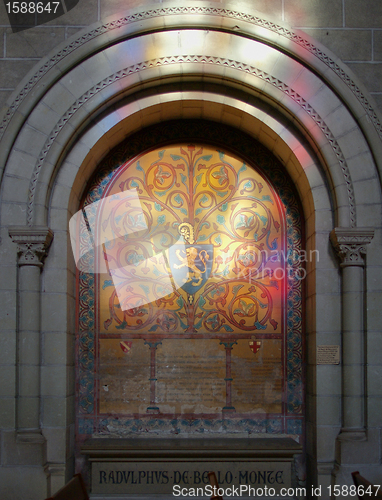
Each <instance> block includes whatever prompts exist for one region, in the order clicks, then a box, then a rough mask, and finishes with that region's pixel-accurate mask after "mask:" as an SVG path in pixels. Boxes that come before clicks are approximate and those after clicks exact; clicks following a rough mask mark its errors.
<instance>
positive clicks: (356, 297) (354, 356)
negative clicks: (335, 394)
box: [330, 227, 374, 440]
mask: <svg viewBox="0 0 382 500" xmlns="http://www.w3.org/2000/svg"><path fill="white" fill-rule="evenodd" d="M373 236H374V230H372V229H368V228H366V229H363V228H354V229H350V228H341V227H340V228H335V229H333V231H332V232H331V234H330V239H331V241H332V244H333V246H334V248H335V249H336V251H337V254H338V256H339V258H340V260H341V268H342V429H341V433H340V435H339V439H340V440H363V439H365V352H364V341H365V339H364V266H365V259H364V256H365V254H366V245H367V244H368V243H370V241H371V240H372V238H373Z"/></svg>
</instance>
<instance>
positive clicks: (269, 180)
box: [77, 142, 303, 441]
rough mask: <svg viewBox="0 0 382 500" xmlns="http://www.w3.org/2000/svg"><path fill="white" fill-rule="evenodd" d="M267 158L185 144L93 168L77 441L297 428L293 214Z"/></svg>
mask: <svg viewBox="0 0 382 500" xmlns="http://www.w3.org/2000/svg"><path fill="white" fill-rule="evenodd" d="M264 158H265V157H264ZM264 158H263V160H262V162H263V163H264V165H263V166H262V167H260V166H259V165H258V163H257V161H256V158H255V157H254V158H253V161H252V162H251V163H249V162H248V161H244V160H243V159H242V158H240V156H238V155H237V154H234V153H232V152H231V151H230V150H225V149H224V150H223V149H222V148H220V147H216V146H212V145H209V144H205V143H203V142H198V143H196V142H195V143H188V142H183V143H173V144H170V145H165V146H163V147H161V148H156V149H151V150H149V151H146V152H144V153H142V154H140V155H137V156H135V157H133V158H132V159H130V160H129V161H127V162H124V163H123V162H122V163H121V164H120V166H118V167H117V168H112V169H110V167H108V168H103V169H101V170H100V171H99V173H98V176H97V178H96V179H95V180H94V182H93V184H92V186H91V188H90V190H89V192H88V194H87V196H86V198H85V201H84V206H83V213H85V212H86V217H85V218H82V219H81V222H80V223H78V230H79V237H80V239H81V240H82V241H83V247H85V246H86V245H88V243H87V242H86V235H87V230H88V226H89V225H90V226H92V227H95V228H98V229H97V230H98V231H99V232H102V234H103V235H104V236H103V240H102V241H101V240H100V239H99V238H98V242H99V244H98V246H97V245H96V246H94V251H87V252H84V253H85V254H86V257H85V261H87V263H88V266H89V269H90V268H91V266H93V270H94V263H96V264H97V265H96V268H97V269H98V270H99V271H100V272H98V273H94V272H92V273H91V272H85V271H86V262H85V264H84V265H83V267H82V270H80V271H78V294H79V310H78V318H79V319H78V334H77V335H78V342H77V346H78V347H77V371H78V380H79V383H78V396H77V401H78V404H77V433H78V435H79V440H80V441H81V440H83V439H85V438H86V437H89V436H109V437H127V436H130V435H139V434H146V433H147V432H149V433H150V432H151V433H163V434H166V433H172V434H174V433H175V434H195V433H196V434H197V433H207V432H210V433H221V432H228V433H229V432H233V433H235V432H246V433H256V432H267V433H277V434H281V433H283V434H294V435H301V434H302V429H303V339H302V300H301V297H302V282H301V279H300V275H299V269H300V267H301V262H300V259H299V253H300V251H301V241H302V238H301V221H300V214H299V209H298V205H297V202H296V199H295V196H294V193H293V189H292V188H291V187H290V184H289V181H288V179H286V177H285V175H284V174H283V172H282V169H281V167H280V166H279V164H278V163H277V162H276V161H275V160H273V159H272V161H271V162H270V161H269V158H272V157H271V155H270V154H269V158H266V161H264ZM264 167H265V168H264ZM137 200H138V201H137ZM105 235H106V236H105Z"/></svg>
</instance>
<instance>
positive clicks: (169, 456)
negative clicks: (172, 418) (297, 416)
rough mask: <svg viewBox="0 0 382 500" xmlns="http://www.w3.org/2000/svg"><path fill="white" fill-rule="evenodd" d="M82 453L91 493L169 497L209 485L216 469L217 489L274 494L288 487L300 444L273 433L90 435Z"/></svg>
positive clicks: (290, 484) (300, 449) (291, 482)
mask: <svg viewBox="0 0 382 500" xmlns="http://www.w3.org/2000/svg"><path fill="white" fill-rule="evenodd" d="M81 452H82V453H83V454H84V455H86V456H87V458H88V462H89V464H90V466H91V471H90V477H91V491H92V493H93V494H99V495H112V494H116V495H123V496H124V495H144V496H145V495H151V494H164V495H170V494H173V493H174V491H175V490H174V486H176V485H177V486H178V488H187V489H189V488H204V487H206V486H208V485H209V481H208V472H210V471H213V472H215V473H216V476H217V480H218V483H219V486H221V487H224V488H231V487H240V485H246V486H249V487H251V488H256V489H258V488H265V487H267V488H274V490H275V492H274V493H275V494H278V493H279V492H280V489H281V488H289V487H291V486H293V483H294V481H293V479H292V472H291V471H292V462H293V461H294V459H295V457H296V455H298V454H300V453H301V452H302V447H301V445H300V444H299V443H297V442H296V441H294V440H293V439H291V438H273V437H272V438H250V439H249V438H229V439H227V438H226V439H221V438H203V439H200V438H192V439H187V438H186V439H184V438H176V439H170V438H166V439H162V438H160V439H159V438H158V439H150V438H146V439H144V438H134V439H107V438H106V439H97V438H95V439H94V438H93V439H89V440H88V441H86V442H85V443H84V445H83V446H82V448H81ZM178 491H179V490H178ZM199 491H200V490H199ZM246 492H247V491H244V492H243V493H246ZM200 495H201V493H200V494H199V496H200ZM207 496H208V495H207ZM252 496H253V493H252Z"/></svg>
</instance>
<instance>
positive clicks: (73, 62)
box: [0, 2, 382, 482]
mask: <svg viewBox="0 0 382 500" xmlns="http://www.w3.org/2000/svg"><path fill="white" fill-rule="evenodd" d="M237 27H239V29H237ZM13 97H14V100H13V101H12V103H10V106H9V108H8V109H6V110H5V114H4V118H3V122H2V125H1V128H0V132H1V134H2V136H1V149H0V154H1V161H2V165H3V166H4V171H3V177H2V189H3V191H2V192H3V197H2V207H1V217H2V224H3V227H4V231H5V232H4V242H6V243H5V244H4V252H5V253H4V255H5V257H4V258H7V259H9V261H10V262H12V263H14V261H15V258H16V257H15V251H16V250H15V247H14V245H13V244H12V242H11V241H10V240H9V239H8V235H7V228H10V227H11V226H17V227H19V228H20V227H21V228H25V233H26V234H28V235H29V234H30V233H31V232H32V233H33V231H34V230H35V228H36V227H37V228H39V227H41V226H46V225H49V227H50V228H51V230H52V231H53V232H54V239H53V243H52V244H51V248H50V253H49V258H48V259H46V262H45V265H44V270H43V278H42V279H43V283H44V289H43V290H44V292H45V293H42V294H41V300H42V315H41V329H40V330H39V331H41V334H40V337H38V340H39V342H41V345H44V346H47V345H49V342H50V341H51V339H53V338H55V336H56V337H58V338H59V339H60V342H61V343H62V352H63V353H64V357H63V359H62V360H61V361H60V362H59V363H58V367H51V366H50V363H49V360H48V358H43V360H42V365H43V366H42V369H41V380H42V386H41V387H42V392H41V408H42V410H41V413H39V410H36V412H37V414H36V415H35V417H36V420H38V421H39V422H40V426H41V429H40V430H39V432H43V434H44V436H46V437H45V439H46V440H47V457H48V458H47V461H48V464H57V463H59V464H61V465H60V467H61V468H60V467H57V465H54V466H53V465H52V466H51V467H50V466H48V473H49V474H50V472H49V470H51V471H52V474H53V476H54V475H57V477H58V478H59V479H58V482H59V481H62V480H63V479H62V477H63V476H62V475H63V474H66V475H67V477H68V476H69V475H70V473H71V469H70V467H71V466H70V465H68V464H70V463H71V462H70V460H71V459H69V460H68V458H67V456H68V454H69V455H70V457H73V455H72V451H71V450H72V448H71V447H70V446H69V447H67V445H66V438H68V440H69V441H70V440H72V439H73V438H72V437H70V436H72V435H73V432H72V431H73V426H74V413H75V412H74V409H73V401H74V398H73V396H74V382H73V376H74V361H73V332H74V330H75V315H74V310H75V293H74V283H75V280H74V273H75V265H74V261H73V259H72V254H71V249H70V247H69V236H68V221H69V219H70V217H71V216H72V215H73V214H74V213H75V212H76V211H77V210H78V209H79V207H80V201H81V199H82V196H83V194H84V192H85V190H86V189H87V186H88V182H89V179H90V178H91V176H92V175H93V173H94V170H95V169H96V167H97V165H98V164H99V162H100V160H102V159H103V158H105V157H106V155H107V154H108V152H109V151H110V149H112V148H113V147H114V146H116V145H117V144H119V143H120V142H121V141H122V140H123V139H124V138H126V137H128V136H130V135H131V134H133V133H134V132H137V131H139V130H142V129H145V128H146V127H148V126H150V125H152V124H155V123H160V122H163V121H164V120H171V119H180V120H188V119H191V118H200V119H206V120H210V121H214V122H216V123H223V124H226V125H230V126H232V127H234V128H235V129H236V130H237V131H239V132H244V133H246V134H248V135H250V136H251V137H253V138H255V139H256V140H258V141H259V142H260V143H262V144H263V145H264V146H266V147H267V148H268V149H269V150H270V151H271V152H272V153H273V154H274V155H275V156H276V157H277V158H279V159H280V161H281V162H282V164H283V165H284V168H285V169H286V171H287V172H288V174H289V175H290V177H291V179H292V180H293V182H294V183H295V185H296V189H297V192H298V196H299V197H300V199H301V203H302V207H303V214H304V218H305V227H306V249H307V250H308V251H309V250H315V249H317V250H318V251H319V252H320V260H319V262H308V263H307V279H306V299H307V300H306V312H307V324H306V336H307V344H308V358H307V361H308V368H307V373H308V380H309V384H308V387H307V394H308V397H307V404H308V418H307V429H308V434H309V436H310V438H309V440H308V445H307V453H308V462H309V463H310V478H311V480H312V481H314V480H315V478H316V477H317V475H319V474H323V475H324V476H325V477H324V478H321V481H324V482H325V481H326V482H327V481H328V480H329V479H330V471H331V470H332V468H333V461H334V444H332V443H334V441H335V438H336V436H337V434H338V432H339V431H340V428H341V423H340V422H341V415H340V413H341V411H340V399H341V397H340V394H341V367H339V366H336V367H333V370H332V371H333V374H332V380H333V385H332V387H331V389H330V393H327V392H325V391H324V388H325V384H326V382H325V381H326V378H327V372H325V373H324V372H323V370H321V371H320V370H319V369H318V368H317V367H316V365H315V347H316V344H317V343H320V342H322V343H327V342H329V339H330V342H331V343H333V344H337V345H340V344H341V320H340V317H341V312H340V311H341V295H340V292H339V290H340V276H339V269H338V264H337V262H336V260H335V256H334V252H333V250H332V249H331V247H330V244H329V233H330V231H331V230H332V229H333V228H334V227H335V226H340V227H344V228H350V229H356V228H357V227H362V226H373V227H375V228H377V229H378V231H379V228H380V216H379V212H378V211H377V210H373V211H370V208H369V207H370V203H376V204H378V203H380V192H379V183H378V182H379V181H378V172H379V162H380V158H381V157H382V156H381V154H380V152H381V140H380V136H381V124H380V118H379V116H378V115H377V114H376V113H375V111H374V110H373V108H372V106H371V105H370V102H369V100H368V97H367V93H366V92H365V91H364V90H363V87H362V85H361V84H360V83H358V82H357V80H356V78H353V76H352V75H351V74H350V73H349V71H348V70H347V68H346V67H345V66H344V65H343V64H342V63H341V61H339V60H338V59H337V58H336V57H335V56H334V55H333V54H331V53H329V52H328V51H326V50H325V49H324V47H322V46H320V45H319V44H316V43H315V42H314V40H312V39H310V38H309V37H307V36H306V35H305V34H303V33H297V32H295V31H293V30H291V29H290V28H288V27H286V26H279V25H275V24H274V23H272V21H270V20H267V19H264V18H263V17H262V16H258V15H256V13H252V14H248V13H240V12H236V11H233V10H230V9H220V8H217V7H211V6H210V5H207V4H201V3H200V2H198V3H195V4H192V5H191V4H189V5H187V6H182V7H179V5H176V6H174V5H171V4H167V5H164V6H163V7H161V8H158V9H149V10H146V11H145V12H139V13H138V12H132V13H129V14H127V15H126V16H122V17H121V18H119V19H118V20H110V21H109V20H108V21H107V22H105V23H100V24H97V25H96V26H94V27H92V28H91V29H89V30H87V31H86V32H84V33H83V34H81V35H80V36H79V37H77V38H74V39H72V40H70V41H69V42H68V43H67V44H64V45H63V46H62V47H60V48H59V50H58V51H57V52H56V53H55V54H53V55H52V57H48V58H47V59H45V60H43V61H42V62H41V64H40V65H39V67H38V70H37V72H36V71H35V72H34V73H33V75H32V74H31V75H30V76H29V77H28V78H27V80H26V82H25V84H24V85H22V86H21V87H20V88H19V89H18V93H17V95H16V94H15V95H14V96H13ZM360 165H362V169H361V168H359V167H360ZM370 180H372V182H371V181H370ZM365 186H367V188H365ZM14 193H18V194H17V196H16V197H15V194H14ZM36 231H38V229H36ZM11 232H12V231H11ZM21 232H22V231H21ZM12 234H14V233H12ZM44 234H45V233H44ZM46 234H48V233H46ZM49 234H50V233H49ZM357 238H358V236H357ZM361 239H362V238H361ZM14 240H15V241H16V240H17V236H14ZM20 241H21V240H20ZM357 241H358V240H357ZM371 259H374V260H370V261H369V264H370V265H372V266H373V265H377V264H376V260H375V259H376V256H375V255H372V257H371ZM328 283H330V286H329V287H328V285H327V284H328ZM322 311H329V312H328V314H326V313H325V314H322ZM57 314H58V315H57ZM27 361H28V360H27ZM26 364H28V363H27V362H26ZM56 369H57V370H58V371H59V372H60V373H61V377H60V380H61V381H63V385H62V386H61V388H60V389H59V390H58V391H55V392H54V393H52V391H50V390H49V387H48V386H49V384H47V381H48V380H49V378H50V376H51V374H52V372H54V370H56ZM36 390H37V389H36ZM38 391H40V388H38ZM323 391H324V392H323ZM362 397H363V396H362ZM55 398H59V401H60V404H61V405H62V407H63V411H61V412H60V417H57V418H54V419H53V420H52V419H50V415H51V408H52V407H53V406H54V405H55V404H56V403H57V401H56V399H55ZM325 398H326V399H325ZM328 398H329V399H328ZM21 400H22V398H21V399H20V398H19V401H21ZM327 404H330V408H331V410H333V412H334V414H335V415H337V417H338V418H336V419H335V423H334V424H333V423H331V424H329V420H328V418H329V415H330V413H329V412H328V411H327V408H328V406H327ZM21 414H22V412H21V411H19V415H21ZM40 417H41V418H40ZM52 422H53V424H52ZM328 425H329V427H330V428H329V427H327V426H328ZM15 427H16V428H18V424H17V422H15ZM62 436H65V438H64V437H62ZM57 439H58V440H59V441H60V440H61V441H60V442H62V443H63V446H62V447H61V449H63V450H64V449H65V452H64V453H61V454H59V453H58V454H57V452H56V450H57V449H58V448H57V446H56V443H57ZM71 442H73V441H71ZM323 443H325V446H323V445H322V444H323ZM318 444H320V445H318ZM318 464H321V465H318ZM322 464H324V465H322ZM49 467H50V469H49ZM328 471H329V472H328Z"/></svg>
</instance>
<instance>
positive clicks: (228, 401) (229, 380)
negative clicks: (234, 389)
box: [220, 340, 237, 413]
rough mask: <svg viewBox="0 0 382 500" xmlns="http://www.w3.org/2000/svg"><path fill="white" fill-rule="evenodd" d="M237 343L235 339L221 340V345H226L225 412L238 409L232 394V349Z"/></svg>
mask: <svg viewBox="0 0 382 500" xmlns="http://www.w3.org/2000/svg"><path fill="white" fill-rule="evenodd" d="M235 344H237V342H236V341H235V340H228V341H224V340H222V341H221V342H220V345H224V347H225V379H224V380H225V386H226V389H225V391H226V392H225V394H226V396H225V399H226V401H225V406H224V407H223V409H222V411H223V413H226V412H234V411H236V410H235V407H234V406H232V394H231V384H232V380H233V378H232V373H231V351H232V348H233V346H234V345H235Z"/></svg>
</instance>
